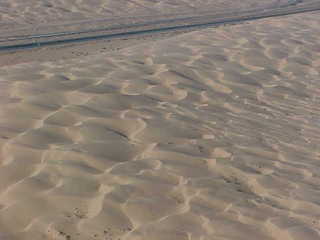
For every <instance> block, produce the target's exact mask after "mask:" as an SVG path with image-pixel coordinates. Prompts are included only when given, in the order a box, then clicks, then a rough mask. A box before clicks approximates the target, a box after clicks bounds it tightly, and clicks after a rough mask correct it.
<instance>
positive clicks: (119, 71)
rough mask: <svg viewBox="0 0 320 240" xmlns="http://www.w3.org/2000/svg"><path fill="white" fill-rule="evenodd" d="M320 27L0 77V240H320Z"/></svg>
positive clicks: (179, 40)
mask: <svg viewBox="0 0 320 240" xmlns="http://www.w3.org/2000/svg"><path fill="white" fill-rule="evenodd" d="M319 16H320V15H319V14H301V15H296V16H290V17H283V18H279V19H274V20H271V19H269V20H261V21H257V22H255V23H253V24H246V25H241V26H240V25H239V26H229V27H226V28H221V29H211V30H203V31H199V32H194V33H189V34H186V35H183V36H180V37H176V38H173V39H168V40H164V41H159V42H155V43H153V44H148V45H140V46H136V47H133V48H128V49H123V50H121V51H119V53H117V54H108V55H107V54H105V55H104V54H101V55H97V56H89V57H79V58H77V59H72V60H62V61H57V62H43V63H27V64H19V65H14V66H7V67H3V68H0V73H1V75H0V87H1V88H0V89H1V90H0V104H1V107H0V129H1V133H0V148H1V158H0V239H1V240H3V239H6V240H7V239H8V240H29V239H32V240H40V239H42V240H43V239H57V240H72V239H76V240H78V239H79V240H82V239H83V240H85V239H86V240H87V239H99V240H102V239H104V240H118V239H121V240H144V239H145V240H147V239H148V240H168V239H170V240H196V239H197V240H198V239H201V240H209V239H210V240H222V239H224V240H232V239H234V240H241V239H243V240H247V239H259V240H271V239H274V240H279V239H281V240H300V239H306V240H315V239H319V238H320V222H319V217H320V206H319V205H320V202H319V197H320V189H319V184H320V178H319V170H320V165H319V160H320V152H319V149H320V148H319V146H320V138H319V136H320V127H319V124H320V122H319V119H320V99H319V96H320V91H319V89H320V82H319V67H320V62H319V55H320V54H319V53H320V51H319V50H320V39H319V36H320V30H319V27H318V26H319V21H320V17H319Z"/></svg>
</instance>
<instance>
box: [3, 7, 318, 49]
mask: <svg viewBox="0 0 320 240" xmlns="http://www.w3.org/2000/svg"><path fill="white" fill-rule="evenodd" d="M318 10H320V6H316V7H314V8H297V9H287V10H283V9H275V11H271V12H268V13H261V14H259V15H256V16H244V17H237V18H232V19H224V20H219V21H213V22H205V23H194V24H185V25H178V26H169V27H159V28H153V29H145V30H135V31H127V32H121V33H111V34H110V33H109V34H101V35H94V36H83V37H81V36H80V37H77V38H69V39H60V40H47V41H45V40H44V41H41V42H40V41H39V42H36V41H33V42H29V43H22V44H13V45H5V46H0V51H12V50H21V49H30V48H37V47H46V46H54V45H62V44H70V43H80V42H87V41H92V40H101V39H105V40H107V39H114V38H125V37H130V36H138V35H144V34H153V33H165V32H171V31H178V30H186V29H192V28H203V27H208V26H217V25H223V24H231V23H240V22H244V21H252V20H258V19H263V18H270V17H279V16H285V15H291V14H297V13H305V12H313V11H318ZM277 11H278V12H277ZM70 35H71V34H70Z"/></svg>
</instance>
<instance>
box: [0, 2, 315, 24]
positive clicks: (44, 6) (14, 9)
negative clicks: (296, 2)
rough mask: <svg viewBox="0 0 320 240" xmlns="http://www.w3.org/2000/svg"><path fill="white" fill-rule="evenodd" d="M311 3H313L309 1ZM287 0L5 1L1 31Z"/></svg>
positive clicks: (0, 4)
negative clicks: (84, 20) (86, 19)
mask: <svg viewBox="0 0 320 240" xmlns="http://www.w3.org/2000/svg"><path fill="white" fill-rule="evenodd" d="M307 1H310V0H307ZM287 2H288V0H268V1H258V0H242V1H237V2H235V1H232V0H152V1H150V0H116V1H115V0H61V1H52V0H42V1H39V0H28V1H24V0H2V1H1V2H0V21H1V26H0V30H5V29H7V30H13V28H19V27H30V26H31V27H35V26H37V25H43V24H48V23H50V24H53V23H58V24H59V23H63V24H65V23H66V22H67V21H77V20H83V19H85V18H88V19H97V18H109V17H139V16H155V15H163V14H174V16H175V15H176V14H181V13H185V12H186V13H192V12H199V11H210V12H211V13H215V12H217V13H219V12H221V11H233V10H234V9H237V11H238V10H245V9H248V8H257V7H262V6H263V7H265V6H266V7H270V6H280V5H282V4H286V3H287Z"/></svg>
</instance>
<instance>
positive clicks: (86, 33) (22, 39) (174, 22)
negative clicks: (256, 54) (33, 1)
mask: <svg viewBox="0 0 320 240" xmlns="http://www.w3.org/2000/svg"><path fill="white" fill-rule="evenodd" d="M318 10H320V1H313V2H307V3H300V1H292V2H290V3H289V4H287V5H285V6H284V5H283V6H281V7H277V8H267V9H251V10H246V11H241V12H231V13H230V12H229V13H225V14H219V15H217V14H215V15H210V14H209V13H208V12H207V13H206V14H203V15H202V14H198V15H196V16H187V17H178V18H166V19H160V20H156V21H147V22H140V23H139V22H138V23H132V24H120V25H114V26H108V27H103V26H102V27H98V28H97V27H95V28H92V29H90V28H89V29H85V30H77V31H59V32H49V33H42V34H31V35H26V34H25V35H15V36H7V37H2V38H0V51H16V50H21V49H29V48H37V47H45V46H54V45H61V44H70V43H79V42H87V41H92V40H100V39H121V38H126V37H134V36H140V35H152V34H155V33H165V32H175V31H181V30H193V29H199V28H205V27H209V26H217V25H222V24H232V23H239V22H243V21H252V20H257V19H262V18H270V17H277V16H284V15H290V14H297V13H304V12H311V11H318ZM221 15H223V17H222V16H221ZM97 23H98V22H97ZM90 24H91V26H94V25H95V24H94V21H91V23H90ZM101 25H103V21H102V20H99V26H101Z"/></svg>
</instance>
